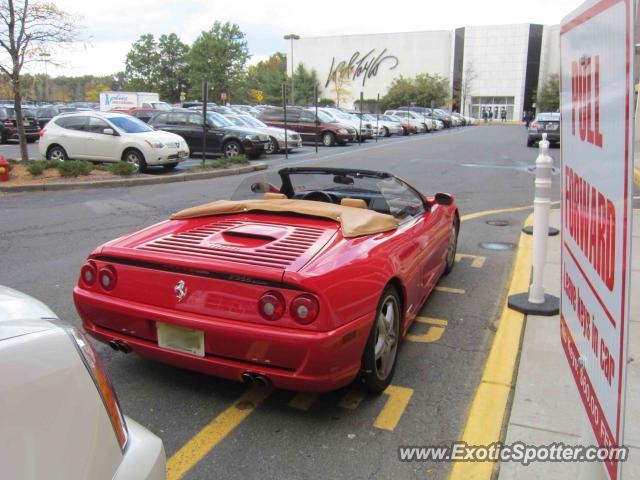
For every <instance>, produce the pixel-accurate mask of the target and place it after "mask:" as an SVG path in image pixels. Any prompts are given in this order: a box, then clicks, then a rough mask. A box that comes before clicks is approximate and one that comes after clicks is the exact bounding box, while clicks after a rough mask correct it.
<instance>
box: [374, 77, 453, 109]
mask: <svg viewBox="0 0 640 480" xmlns="http://www.w3.org/2000/svg"><path fill="white" fill-rule="evenodd" d="M448 98H449V81H448V80H447V79H446V78H444V77H441V76H440V75H431V74H428V73H420V74H418V75H416V77H415V78H414V79H410V78H405V77H403V76H400V77H397V78H396V79H394V80H393V82H392V83H391V86H390V87H389V90H388V91H387V93H386V95H385V96H384V97H382V98H381V99H380V105H381V108H383V109H388V108H395V107H400V106H405V105H411V104H412V103H415V104H416V105H419V106H428V105H431V102H433V103H434V105H437V106H441V105H443V104H445V102H446V101H447V99H448Z"/></svg>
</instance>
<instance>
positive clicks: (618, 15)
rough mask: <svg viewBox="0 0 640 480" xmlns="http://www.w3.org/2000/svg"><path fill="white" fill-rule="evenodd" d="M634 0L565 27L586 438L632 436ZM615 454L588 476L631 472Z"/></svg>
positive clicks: (570, 199) (569, 197)
mask: <svg viewBox="0 0 640 480" xmlns="http://www.w3.org/2000/svg"><path fill="white" fill-rule="evenodd" d="M635 3H636V2H635V1H634V0H619V1H611V0H589V1H587V2H586V3H584V4H583V5H581V6H579V7H578V8H577V9H576V10H575V11H574V12H572V13H570V14H569V15H568V16H567V17H565V18H564V20H563V21H562V24H561V26H560V58H561V63H560V80H561V83H560V85H561V87H560V112H561V117H562V121H561V125H560V129H561V138H562V142H561V155H562V195H561V200H562V210H561V212H562V215H561V217H562V228H561V231H562V257H561V272H562V279H561V285H562V292H561V293H562V295H561V307H560V334H561V335H560V337H561V343H562V346H563V349H564V351H565V354H566V357H567V361H568V363H569V367H570V370H571V373H572V375H573V377H574V380H575V382H576V386H577V388H578V392H579V394H580V398H581V401H582V404H583V406H584V412H585V414H584V416H583V418H584V419H585V422H586V423H587V424H588V427H585V430H586V432H587V434H586V435H585V436H584V439H583V441H584V442H585V444H589V443H591V444H593V443H594V441H595V443H596V444H597V445H598V446H601V447H605V448H609V447H618V446H622V445H623V444H624V423H625V422H624V411H625V398H626V375H627V362H628V361H627V352H628V347H627V344H628V339H629V296H630V288H629V282H630V275H631V251H632V250H631V238H632V237H631V230H632V225H631V223H632V218H633V148H634V139H633V136H634V131H633V98H634V97H633V95H634V94H633V80H632V79H633V72H634V68H633V63H634V28H635V18H636V17H635V12H634V10H635ZM622 465H623V464H622V463H620V462H617V461H615V460H613V459H611V458H608V459H605V460H604V462H602V463H599V462H598V463H585V464H584V467H583V471H582V472H581V474H580V476H579V478H588V477H590V476H598V477H600V478H610V479H619V478H621V468H622Z"/></svg>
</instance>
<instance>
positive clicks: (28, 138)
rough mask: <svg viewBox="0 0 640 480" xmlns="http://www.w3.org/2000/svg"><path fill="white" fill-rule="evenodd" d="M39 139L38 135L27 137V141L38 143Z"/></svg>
mask: <svg viewBox="0 0 640 480" xmlns="http://www.w3.org/2000/svg"><path fill="white" fill-rule="evenodd" d="M37 141H38V137H27V143H36V142H37Z"/></svg>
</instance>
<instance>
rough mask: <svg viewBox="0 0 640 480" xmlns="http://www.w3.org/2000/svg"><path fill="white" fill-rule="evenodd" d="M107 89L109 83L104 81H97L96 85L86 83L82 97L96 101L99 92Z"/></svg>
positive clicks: (98, 97) (98, 99)
mask: <svg viewBox="0 0 640 480" xmlns="http://www.w3.org/2000/svg"><path fill="white" fill-rule="evenodd" d="M109 90H110V89H109V85H107V84H105V83H98V84H97V85H94V84H93V83H87V85H86V87H85V94H84V99H85V100H86V101H87V102H98V101H100V93H101V92H108V91H109Z"/></svg>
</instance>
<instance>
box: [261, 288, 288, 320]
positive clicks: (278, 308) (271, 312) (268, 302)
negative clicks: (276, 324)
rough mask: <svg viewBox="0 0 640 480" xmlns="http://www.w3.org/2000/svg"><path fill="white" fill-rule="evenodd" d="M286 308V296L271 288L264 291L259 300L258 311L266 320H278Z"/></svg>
mask: <svg viewBox="0 0 640 480" xmlns="http://www.w3.org/2000/svg"><path fill="white" fill-rule="evenodd" d="M284 309H285V301H284V297H283V296H282V294H281V293H280V292H276V291H275V290H270V291H268V292H266V293H264V294H263V295H262V296H261V297H260V300H258V311H259V312H260V315H261V316H262V318H264V319H265V320H270V321H274V320H278V319H279V318H280V317H282V314H283V313H284Z"/></svg>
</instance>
